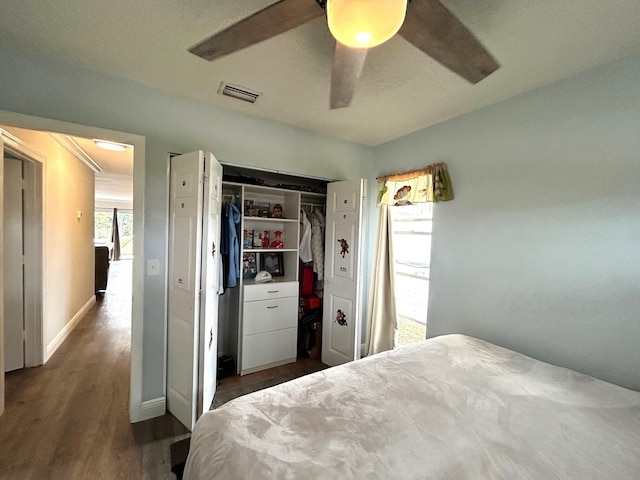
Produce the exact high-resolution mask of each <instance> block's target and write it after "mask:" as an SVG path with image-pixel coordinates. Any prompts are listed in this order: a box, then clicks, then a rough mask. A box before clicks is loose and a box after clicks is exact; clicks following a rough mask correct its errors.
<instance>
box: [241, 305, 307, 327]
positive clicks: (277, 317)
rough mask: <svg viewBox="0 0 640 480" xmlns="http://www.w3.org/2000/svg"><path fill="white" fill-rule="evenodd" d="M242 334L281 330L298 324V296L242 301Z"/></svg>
mask: <svg viewBox="0 0 640 480" xmlns="http://www.w3.org/2000/svg"><path fill="white" fill-rule="evenodd" d="M242 321H243V328H242V335H254V334H256V333H262V332H269V331H271V330H282V329H283V328H291V327H296V326H297V325H298V297H287V298H273V299H270V300H258V301H255V302H244V309H243V311H242Z"/></svg>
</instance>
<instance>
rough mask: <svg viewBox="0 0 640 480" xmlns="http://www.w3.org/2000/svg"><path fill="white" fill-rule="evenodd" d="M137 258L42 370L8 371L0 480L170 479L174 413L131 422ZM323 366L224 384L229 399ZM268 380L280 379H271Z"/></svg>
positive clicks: (303, 365)
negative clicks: (133, 267)
mask: <svg viewBox="0 0 640 480" xmlns="http://www.w3.org/2000/svg"><path fill="white" fill-rule="evenodd" d="M130 319H131V261H127V260H121V261H120V262H115V263H112V266H111V268H110V272H109V283H108V288H107V292H106V293H105V295H104V297H103V298H101V299H98V302H97V303H96V305H95V306H93V307H92V308H91V310H90V311H89V312H88V313H87V315H85V317H84V318H83V319H82V320H81V321H80V323H79V324H78V325H77V327H76V328H75V329H74V331H73V332H72V333H71V335H70V336H69V337H68V338H67V340H66V341H65V342H64V343H63V345H62V346H61V347H60V348H59V349H58V350H57V351H56V353H55V354H54V355H53V357H52V358H51V359H50V360H49V362H47V364H46V365H44V366H42V367H37V368H27V369H23V370H19V371H15V372H10V373H8V374H6V385H5V387H6V409H5V413H4V414H3V415H2V416H1V417H0V479H2V480H5V479H6V480H9V479H11V480H27V479H37V480H41V479H56V480H57V479H65V480H67V479H82V480H85V479H90V478H91V479H94V478H96V479H98V478H99V479H109V480H111V479H126V480H131V479H149V480H165V479H174V478H175V477H174V476H173V474H172V473H171V467H170V457H169V446H170V444H171V443H173V442H176V441H178V440H181V439H183V438H186V437H188V436H189V432H188V431H187V429H186V428H184V427H183V426H182V425H181V424H180V423H179V422H178V421H177V420H176V419H175V418H174V417H173V416H172V415H170V414H167V415H165V416H163V417H159V418H155V419H153V420H149V421H146V422H140V423H137V424H133V425H132V424H130V423H129V372H130V344H131V320H130ZM320 368H322V364H321V363H320V362H319V361H317V360H304V361H301V362H296V363H295V364H291V365H288V366H282V367H278V368H275V369H271V370H269V371H263V372H258V373H255V374H252V375H246V376H244V377H238V376H233V377H229V378H226V379H223V380H222V382H221V384H220V386H219V387H218V391H219V392H221V393H224V395H225V397H226V398H225V401H226V400H228V399H229V398H232V397H235V396H238V395H241V394H243V393H246V391H253V390H255V389H257V388H260V387H263V386H265V384H266V383H278V382H279V381H281V380H282V379H283V378H284V377H287V378H286V379H288V377H293V376H300V375H304V374H306V373H309V372H310V371H315V370H318V369H320ZM270 379H275V380H273V381H271V380H270Z"/></svg>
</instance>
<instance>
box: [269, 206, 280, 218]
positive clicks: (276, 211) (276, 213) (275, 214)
mask: <svg viewBox="0 0 640 480" xmlns="http://www.w3.org/2000/svg"><path fill="white" fill-rule="evenodd" d="M283 213H284V212H283V210H282V204H281V203H272V204H271V205H269V214H270V215H269V216H270V217H271V218H282V217H283V216H284V215H283Z"/></svg>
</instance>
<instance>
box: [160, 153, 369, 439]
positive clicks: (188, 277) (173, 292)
mask: <svg viewBox="0 0 640 480" xmlns="http://www.w3.org/2000/svg"><path fill="white" fill-rule="evenodd" d="M169 176H170V178H169V222H168V223H169V238H168V246H169V249H168V262H167V318H166V324H167V352H166V358H167V396H166V401H167V409H168V410H169V411H170V412H171V413H173V414H174V415H175V416H176V418H177V419H178V420H180V422H182V423H183V424H184V425H185V426H186V427H187V428H189V429H191V428H192V427H193V425H194V424H195V421H196V419H197V418H198V417H199V416H200V415H201V414H202V413H203V412H204V411H207V410H208V409H209V407H210V405H211V402H212V400H213V396H214V394H215V391H216V381H217V380H218V379H219V378H221V374H220V372H221V368H220V367H221V364H222V365H224V366H225V367H228V366H229V365H231V370H232V371H233V372H236V373H238V374H241V375H246V374H249V373H253V372H257V371H260V370H263V369H267V368H271V367H274V366H277V365H283V364H286V363H289V362H294V361H296V359H297V358H298V357H299V356H307V355H319V354H320V353H321V358H322V362H323V363H325V364H327V365H330V366H333V365H338V364H340V363H345V362H348V361H352V360H355V359H357V358H360V356H361V340H362V337H361V328H360V323H361V322H360V318H361V316H362V298H363V295H362V281H361V280H362V276H363V275H361V273H362V269H363V255H362V253H363V252H362V248H361V245H362V243H363V242H362V231H363V230H364V228H363V221H364V218H366V215H365V213H364V206H365V205H366V202H365V194H366V182H365V180H363V179H360V180H348V181H339V182H326V181H323V180H317V179H309V178H304V177H298V176H295V175H289V174H282V173H280V172H266V171H259V170H249V169H246V168H243V167H237V166H231V165H224V166H223V165H221V164H220V163H219V162H218V160H217V159H216V158H215V156H214V155H213V154H212V153H210V152H204V151H195V152H191V153H188V154H183V155H175V156H170V159H169ZM307 221H308V222H309V224H311V227H310V228H311V234H310V235H311V240H310V242H309V241H308V239H307V240H304V241H302V242H301V240H303V239H304V238H305V235H309V233H308V231H307V230H308V229H309V225H308V224H307V223H306V222H307ZM323 239H324V245H323ZM310 251H311V252H310ZM301 253H302V257H303V260H304V263H301V261H300V255H301ZM323 257H324V258H323ZM309 267H310V268H311V270H309ZM264 271H268V272H269V276H270V277H271V278H269V279H268V281H267V282H264V283H263V282H262V281H261V280H263V278H262V277H263V272H264ZM310 272H311V273H310ZM320 333H321V335H320ZM223 360H224V361H223ZM223 370H227V368H225V369H223Z"/></svg>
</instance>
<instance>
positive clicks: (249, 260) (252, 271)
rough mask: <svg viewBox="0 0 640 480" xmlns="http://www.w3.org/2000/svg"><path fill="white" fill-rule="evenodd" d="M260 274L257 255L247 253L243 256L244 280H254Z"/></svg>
mask: <svg viewBox="0 0 640 480" xmlns="http://www.w3.org/2000/svg"><path fill="white" fill-rule="evenodd" d="M256 273H258V268H257V265H256V254H255V253H253V252H245V253H243V254H242V278H253V277H255V276H256Z"/></svg>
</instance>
